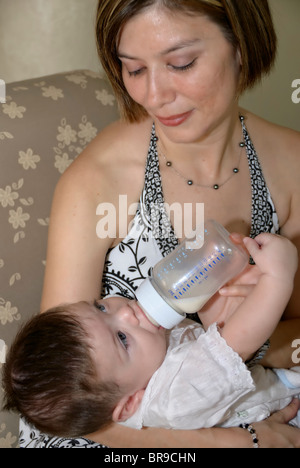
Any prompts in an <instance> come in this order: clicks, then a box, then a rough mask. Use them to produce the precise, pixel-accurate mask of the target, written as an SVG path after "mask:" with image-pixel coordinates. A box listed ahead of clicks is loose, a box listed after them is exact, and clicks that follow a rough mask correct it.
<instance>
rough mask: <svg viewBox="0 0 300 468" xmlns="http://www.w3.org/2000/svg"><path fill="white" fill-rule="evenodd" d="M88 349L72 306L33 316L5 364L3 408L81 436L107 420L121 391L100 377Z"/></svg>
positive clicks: (47, 428) (44, 427)
mask: <svg viewBox="0 0 300 468" xmlns="http://www.w3.org/2000/svg"><path fill="white" fill-rule="evenodd" d="M91 350H92V347H91V344H90V343H89V337H88V335H87V332H86V331H85V329H84V327H83V326H82V324H81V323H80V319H79V316H78V315H76V313H75V310H74V307H73V306H72V305H67V306H60V307H56V308H54V309H51V310H49V311H47V312H45V313H43V314H39V315H36V316H34V317H33V318H32V319H31V320H29V321H28V322H27V323H25V325H23V327H22V328H21V329H20V331H19V333H18V334H17V336H16V338H15V340H14V342H13V344H12V346H11V348H10V350H9V353H8V356H7V359H6V364H5V365H4V368H3V387H4V392H5V401H4V402H5V404H4V410H7V411H10V410H13V411H16V412H18V413H21V414H22V415H23V416H24V417H25V418H26V420H27V421H28V422H29V423H31V424H33V425H34V426H35V427H36V428H37V429H39V430H41V431H42V432H45V433H48V434H51V435H58V436H68V437H77V436H82V435H86V434H90V433H92V432H95V431H97V430H98V429H99V428H100V427H102V426H105V425H107V424H109V423H110V422H111V421H112V412H113V410H114V407H115V406H116V404H117V402H118V401H119V399H120V391H119V387H118V386H117V384H116V383H114V382H101V378H100V377H99V371H97V370H96V367H95V364H94V362H93V359H92V353H91Z"/></svg>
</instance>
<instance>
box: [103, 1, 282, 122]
mask: <svg viewBox="0 0 300 468" xmlns="http://www.w3.org/2000/svg"><path fill="white" fill-rule="evenodd" d="M157 3H159V4H160V5H161V6H162V7H164V8H168V9H169V10H170V11H171V12H172V13H174V12H176V11H177V12H183V13H185V14H195V13H196V14H204V15H206V16H208V17H209V18H210V19H211V20H212V21H214V22H215V23H217V24H218V25H219V26H220V27H221V29H222V31H223V33H224V35H225V37H226V38H227V40H228V41H229V42H231V43H232V45H233V47H234V48H236V49H237V48H239V50H240V53H241V58H242V70H241V76H240V86H239V90H238V92H239V93H242V92H243V91H245V90H246V89H248V88H251V87H252V86H253V85H254V84H255V83H256V82H257V81H259V80H260V79H261V78H262V76H263V75H264V74H266V73H268V72H269V71H270V70H271V68H272V65H273V64H274V61H275V56H276V48H277V38H276V33H275V30H274V25H273V22H272V16H271V12H270V8H269V5H268V0H242V1H241V0H99V3H98V9H97V20H96V40H97V47H98V54H99V57H100V60H101V63H102V66H103V68H104V70H105V72H106V74H107V76H108V78H109V80H110V82H111V84H112V87H113V89H114V92H115V95H116V97H117V100H118V102H119V107H120V111H121V115H122V116H123V117H124V118H125V119H126V120H127V121H129V122H136V121H140V120H141V119H143V118H144V117H145V116H147V112H146V111H145V109H144V108H143V107H142V106H140V105H139V104H137V103H136V102H134V101H133V99H132V98H131V97H130V96H129V94H128V92H127V90H126V88H125V86H124V83H123V79H122V67H121V62H120V60H119V58H118V50H117V48H118V42H119V38H120V33H121V31H122V28H123V27H124V25H125V24H126V23H127V22H128V21H129V20H130V19H131V18H133V17H134V16H136V15H137V14H139V13H140V12H141V11H143V10H145V9H147V8H149V7H151V6H152V5H154V4H157Z"/></svg>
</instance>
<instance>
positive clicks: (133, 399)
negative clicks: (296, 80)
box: [112, 390, 145, 422]
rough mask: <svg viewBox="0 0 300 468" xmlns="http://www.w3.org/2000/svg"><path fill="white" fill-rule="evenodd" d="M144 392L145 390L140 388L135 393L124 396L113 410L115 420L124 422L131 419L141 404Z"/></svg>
mask: <svg viewBox="0 0 300 468" xmlns="http://www.w3.org/2000/svg"><path fill="white" fill-rule="evenodd" d="M144 393H145V390H138V391H137V392H135V393H134V394H133V395H130V396H125V397H123V398H122V399H121V400H120V401H119V403H118V404H117V406H116V407H115V409H114V411H113V415H112V419H113V421H114V422H122V421H126V420H127V419H129V418H130V416H132V415H133V414H134V413H135V412H136V410H137V409H138V407H139V406H140V403H141V401H142V398H143V396H144Z"/></svg>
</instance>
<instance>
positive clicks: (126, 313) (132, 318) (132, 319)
mask: <svg viewBox="0 0 300 468" xmlns="http://www.w3.org/2000/svg"><path fill="white" fill-rule="evenodd" d="M118 314H119V317H120V319H121V320H124V321H126V322H127V323H131V324H134V325H137V324H138V323H139V320H138V318H137V317H136V315H135V313H134V310H133V309H132V308H131V307H130V305H128V304H126V305H124V306H123V307H121V308H120V310H119V312H118Z"/></svg>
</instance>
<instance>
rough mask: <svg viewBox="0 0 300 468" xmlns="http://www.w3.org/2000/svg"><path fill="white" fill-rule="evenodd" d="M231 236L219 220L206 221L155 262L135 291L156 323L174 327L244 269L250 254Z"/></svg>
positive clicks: (149, 316)
mask: <svg viewBox="0 0 300 468" xmlns="http://www.w3.org/2000/svg"><path fill="white" fill-rule="evenodd" d="M229 236H230V234H229V232H228V231H227V230H226V229H225V228H224V227H223V226H221V225H220V224H219V223H217V222H216V221H214V220H209V221H206V223H205V229H203V226H202V227H200V228H199V229H197V230H196V231H195V233H194V236H193V237H192V238H190V239H185V240H184V241H183V242H182V243H181V244H180V245H178V247H177V248H176V249H175V250H174V251H173V252H171V253H170V254H169V255H168V256H167V257H165V258H163V259H162V260H161V261H160V262H158V263H157V264H156V265H155V267H154V268H153V274H152V276H151V277H150V278H147V279H146V280H144V281H143V283H142V284H141V285H140V286H139V288H138V290H137V291H136V297H137V300H138V302H139V305H140V306H141V307H142V309H143V310H144V312H145V313H146V315H147V316H148V318H149V319H150V320H151V321H152V322H153V323H154V324H156V325H160V326H162V327H164V328H172V327H173V326H175V325H177V324H178V323H180V322H181V321H182V320H183V319H184V318H185V317H186V314H192V313H194V312H198V311H199V310H200V309H201V308H202V307H203V306H204V304H205V303H206V302H207V301H208V300H209V299H210V298H211V297H212V296H213V295H214V294H215V293H216V292H217V291H218V290H219V289H220V288H221V287H222V286H224V284H226V283H227V282H228V281H229V280H231V279H232V278H234V277H235V276H237V275H238V274H239V273H241V272H242V271H243V270H244V268H245V267H246V265H247V264H248V262H249V257H248V255H247V254H246V252H245V251H244V250H243V249H242V248H241V247H239V246H237V245H235V244H233V243H232V241H231V239H230V237H229Z"/></svg>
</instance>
